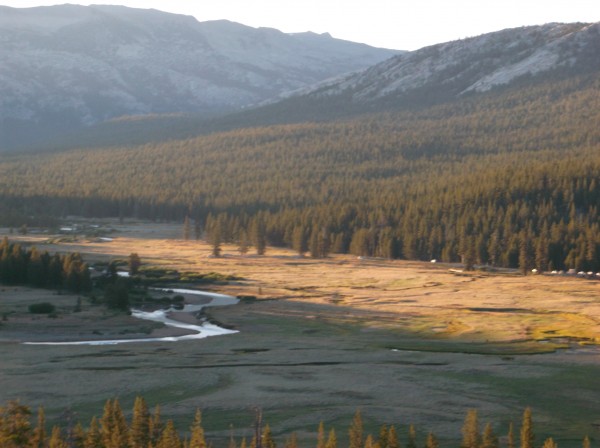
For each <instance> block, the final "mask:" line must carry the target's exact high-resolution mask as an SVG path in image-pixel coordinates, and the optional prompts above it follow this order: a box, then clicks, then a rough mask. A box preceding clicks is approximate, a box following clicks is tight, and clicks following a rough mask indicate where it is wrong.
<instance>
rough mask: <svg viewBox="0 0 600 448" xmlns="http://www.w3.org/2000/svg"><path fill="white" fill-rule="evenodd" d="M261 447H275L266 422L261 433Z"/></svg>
mask: <svg viewBox="0 0 600 448" xmlns="http://www.w3.org/2000/svg"><path fill="white" fill-rule="evenodd" d="M262 447H263V448H277V445H276V444H275V440H273V434H272V433H271V427H270V426H269V424H268V423H267V424H266V425H265V427H264V429H263V433H262Z"/></svg>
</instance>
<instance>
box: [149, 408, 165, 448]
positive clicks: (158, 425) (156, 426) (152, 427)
mask: <svg viewBox="0 0 600 448" xmlns="http://www.w3.org/2000/svg"><path fill="white" fill-rule="evenodd" d="M162 431H163V423H162V420H161V416H160V406H159V405H156V407H155V408H154V413H153V414H152V415H151V416H150V418H149V419H148V432H149V435H150V443H151V444H152V446H156V444H157V443H158V439H160V435H161V434H162Z"/></svg>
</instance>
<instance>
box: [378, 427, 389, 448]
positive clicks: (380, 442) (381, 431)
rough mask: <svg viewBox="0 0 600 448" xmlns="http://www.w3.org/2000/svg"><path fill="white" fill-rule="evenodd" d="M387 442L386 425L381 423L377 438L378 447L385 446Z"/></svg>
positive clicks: (382, 447) (384, 447) (383, 447)
mask: <svg viewBox="0 0 600 448" xmlns="http://www.w3.org/2000/svg"><path fill="white" fill-rule="evenodd" d="M387 444H388V428H387V426H386V425H381V428H379V438H378V439H377V446H378V448H387Z"/></svg>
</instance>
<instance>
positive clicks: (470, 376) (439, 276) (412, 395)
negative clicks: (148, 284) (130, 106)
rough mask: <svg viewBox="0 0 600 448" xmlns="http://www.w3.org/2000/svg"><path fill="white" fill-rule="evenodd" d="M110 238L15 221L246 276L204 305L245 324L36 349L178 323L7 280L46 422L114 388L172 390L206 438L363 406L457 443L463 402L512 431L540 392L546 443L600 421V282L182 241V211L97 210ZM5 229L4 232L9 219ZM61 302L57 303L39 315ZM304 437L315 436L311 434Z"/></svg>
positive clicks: (340, 417)
mask: <svg viewBox="0 0 600 448" xmlns="http://www.w3.org/2000/svg"><path fill="white" fill-rule="evenodd" d="M101 225H102V226H103V227H104V228H111V229H113V230H112V231H111V232H110V233H108V234H106V236H107V237H108V238H104V239H98V238H95V237H92V238H86V237H82V236H77V237H73V236H64V235H63V236H62V237H55V236H52V237H51V236H48V235H36V234H33V235H32V234H30V235H9V237H10V238H11V240H14V241H16V240H20V241H21V242H22V243H23V244H34V245H36V247H37V248H38V249H41V250H48V251H49V252H50V253H53V252H55V251H61V252H80V253H81V254H82V255H83V257H84V259H85V260H86V261H89V262H94V261H108V260H115V259H126V258H127V256H128V255H129V254H130V253H133V252H135V253H138V254H139V256H140V257H141V259H142V262H143V263H144V265H152V266H156V267H164V268H169V269H176V270H178V271H180V272H200V273H207V272H217V273H219V274H227V275H234V276H235V277H237V278H238V280H235V281H231V282H227V283H223V284H218V285H210V289H211V290H213V291H216V292H220V293H225V294H231V295H235V296H246V299H244V300H241V301H240V303H239V304H238V305H234V306H230V307H222V308H210V309H209V310H208V312H207V313H208V315H209V316H210V317H211V318H212V319H213V320H215V321H217V322H220V323H222V324H223V325H225V326H227V327H231V328H234V329H236V330H238V331H239V333H236V334H231V335H226V336H218V337H213V338H207V339H203V340H195V341H181V342H139V343H130V344H124V345H105V346H34V345H22V344H21V343H22V342H25V341H31V340H36V341H42V340H46V341H58V340H77V339H78V338H88V337H90V336H93V335H96V336H98V337H100V336H102V337H103V338H112V337H115V338H116V337H122V335H128V336H129V337H136V338H137V337H146V336H148V335H156V334H164V335H167V334H170V332H174V331H175V332H177V331H180V330H173V329H165V328H160V325H159V324H155V323H149V322H147V321H139V320H137V319H135V318H133V317H131V316H125V315H115V314H114V313H108V312H105V311H99V310H98V309H96V308H95V307H93V306H92V305H91V304H90V303H89V299H87V298H84V299H83V304H82V311H81V312H80V313H72V312H71V310H72V308H73V306H74V305H75V304H76V302H77V296H72V295H71V296H70V295H66V294H63V295H57V294H56V293H54V292H48V291H43V290H35V289H31V288H14V287H2V288H0V305H1V306H2V314H3V315H4V316H5V320H4V321H3V322H1V324H0V359H2V361H1V363H0V382H1V384H2V391H1V392H0V399H1V401H2V402H6V401H7V400H10V399H16V398H19V399H21V401H22V402H23V403H25V404H28V405H30V406H32V407H37V406H38V405H43V406H44V407H45V408H46V411H47V414H48V415H49V418H50V419H57V418H59V417H60V416H61V415H63V416H64V413H65V411H66V410H67V409H69V410H70V411H71V412H73V413H75V414H76V416H77V418H79V419H81V420H83V421H84V422H85V423H87V421H89V418H91V416H92V415H94V414H95V415H97V414H99V413H100V412H101V410H102V405H103V403H104V401H105V400H106V399H107V398H111V397H118V398H119V399H120V400H121V403H122V405H123V406H124V408H126V409H130V408H131V406H132V403H133V399H134V397H135V396H136V395H143V396H144V397H145V398H146V399H147V401H148V402H149V404H150V405H155V404H160V406H161V409H162V414H163V415H164V416H165V417H169V418H174V419H175V420H176V422H177V424H178V425H179V427H180V428H181V429H185V428H187V426H188V425H189V424H190V422H191V418H192V416H193V410H194V409H195V408H196V407H199V408H201V409H202V410H203V412H204V414H203V420H204V426H205V428H206V430H207V434H208V438H209V439H211V440H214V441H215V442H216V445H217V446H219V445H221V444H224V443H225V442H224V440H225V439H226V438H228V437H229V434H230V431H233V433H234V434H235V435H239V436H241V435H246V436H250V435H251V431H252V420H253V416H254V411H253V410H254V409H255V408H256V407H260V408H261V409H263V412H264V418H265V421H267V422H268V423H269V424H270V426H271V427H272V429H273V431H274V434H275V436H276V437H283V436H285V435H288V434H290V433H291V432H292V431H296V432H297V434H298V436H299V439H300V443H301V445H305V446H308V445H309V444H312V443H313V440H315V437H316V436H315V433H316V429H317V425H318V423H319V421H321V420H323V421H324V422H325V425H326V427H329V426H335V427H336V429H337V430H338V437H339V438H340V440H344V438H345V437H346V428H347V426H348V425H349V424H350V421H351V417H352V414H353V413H354V411H355V410H356V409H360V410H361V411H362V414H363V418H364V420H365V423H366V425H367V428H368V429H369V430H370V431H372V432H374V433H375V432H376V431H377V425H379V424H383V423H385V424H394V425H396V427H397V428H398V429H399V432H400V434H401V437H406V429H407V427H408V425H409V424H410V423H414V424H415V425H416V427H417V432H418V434H419V437H420V439H419V444H420V445H421V444H422V441H423V440H424V435H426V433H427V432H428V431H433V432H435V433H436V435H438V437H439V438H440V439H441V441H442V446H443V442H444V441H448V442H449V441H452V442H453V443H455V442H456V440H457V439H459V438H460V427H461V424H462V421H463V419H464V415H465V412H466V411H467V410H468V409H470V408H475V409H478V410H479V415H480V419H481V421H484V422H485V421H488V420H489V421H492V422H493V423H494V425H495V429H496V430H497V432H498V433H499V434H500V435H504V434H506V432H507V430H508V424H509V422H510V421H513V422H515V424H518V423H519V420H520V416H521V413H522V411H523V409H524V408H525V407H526V406H531V407H532V409H533V413H534V421H535V423H536V434H538V441H540V442H541V441H543V439H544V438H545V436H553V437H555V439H558V443H559V445H560V446H561V447H563V446H568V447H570V446H573V447H578V446H580V444H581V439H582V438H583V436H585V435H586V434H587V435H590V436H591V437H599V436H600V432H599V428H600V384H599V383H598V381H597V378H598V377H599V374H600V349H599V348H598V346H597V344H598V343H599V342H600V294H599V293H600V282H598V281H594V280H586V279H582V278H575V277H571V276H550V275H537V276H527V277H524V276H521V275H518V274H516V273H514V272H503V273H497V272H483V271H475V272H473V273H460V272H451V271H450V269H451V268H455V266H449V265H443V264H440V263H420V262H406V261H399V260H394V261H390V260H383V259H357V258H356V257H352V256H347V255H332V256H330V257H328V258H327V259H324V260H320V259H319V260H315V259H311V258H308V257H299V256H297V255H296V254H294V253H293V252H291V251H289V250H285V249H277V248H271V247H269V248H268V250H267V253H266V255H265V256H260V257H259V256H256V255H253V254H252V249H251V250H250V252H249V253H248V254H246V255H243V256H242V255H240V254H239V253H238V252H237V248H236V247H235V246H228V245H224V246H223V256H222V257H220V258H213V257H210V256H209V254H210V253H211V248H210V246H208V245H207V244H206V243H205V242H204V241H195V240H190V241H184V240H182V239H181V233H182V232H181V230H182V229H181V225H171V224H162V223H161V224H151V223H135V222H129V223H128V222H126V223H125V224H119V223H118V222H116V221H115V222H104V223H101ZM2 232H3V234H2V235H0V236H3V235H4V234H7V233H8V232H7V231H6V229H3V230H2ZM41 301H51V302H53V303H56V305H57V308H58V312H57V315H56V316H54V317H52V318H51V317H39V316H37V317H34V316H32V315H29V314H28V313H27V311H26V310H27V306H28V304H30V303H35V302H41ZM309 440H310V442H309Z"/></svg>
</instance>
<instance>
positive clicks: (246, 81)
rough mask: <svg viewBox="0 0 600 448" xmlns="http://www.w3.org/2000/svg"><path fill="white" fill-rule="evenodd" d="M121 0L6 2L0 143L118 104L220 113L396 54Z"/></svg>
mask: <svg viewBox="0 0 600 448" xmlns="http://www.w3.org/2000/svg"><path fill="white" fill-rule="evenodd" d="M397 53H398V52H397V51H394V50H386V49H378V48H373V47H369V46H367V45H364V44H357V43H352V42H347V41H342V40H338V39H334V38H332V37H331V36H329V35H327V34H324V35H318V34H314V33H298V34H285V33H282V32H280V31H277V30H274V29H268V28H259V29H255V28H251V27H247V26H244V25H241V24H237V23H233V22H228V21H212V22H198V21H197V20H196V19H194V18H193V17H190V16H183V15H176V14H169V13H164V12H160V11H156V10H142V9H132V8H126V7H120V6H89V7H87V6H75V5H62V6H52V7H38V8H26V9H16V8H9V7H0V61H1V62H2V63H1V64H0V123H2V125H3V126H2V128H0V146H5V145H9V146H10V144H11V143H15V142H16V141H18V140H19V139H23V138H24V137H26V136H31V134H32V130H33V131H34V132H33V134H35V133H36V132H38V133H39V134H40V136H44V135H48V134H50V133H51V132H52V131H54V132H63V131H65V130H66V129H69V128H76V127H78V126H80V125H89V124H94V123H98V122H101V121H104V120H107V119H111V118H115V117H118V116H122V115H143V114H156V113H159V114H160V113H199V114H205V115H214V114H215V113H223V112H227V111H233V110H239V109H240V108H243V107H246V106H250V105H253V104H257V103H259V102H261V101H264V100H266V99H268V98H272V97H275V96H277V95H279V94H281V93H282V92H285V91H288V90H294V89H298V88H300V87H303V86H307V85H311V84H314V83H317V82H320V81H322V80H324V79H327V78H330V77H333V76H338V75H340V74H342V73H347V72H351V71H356V70H360V69H364V68H366V67H368V66H371V65H373V64H375V63H377V62H380V61H382V60H384V59H387V58H388V57H389V56H391V55H394V54H397Z"/></svg>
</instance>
